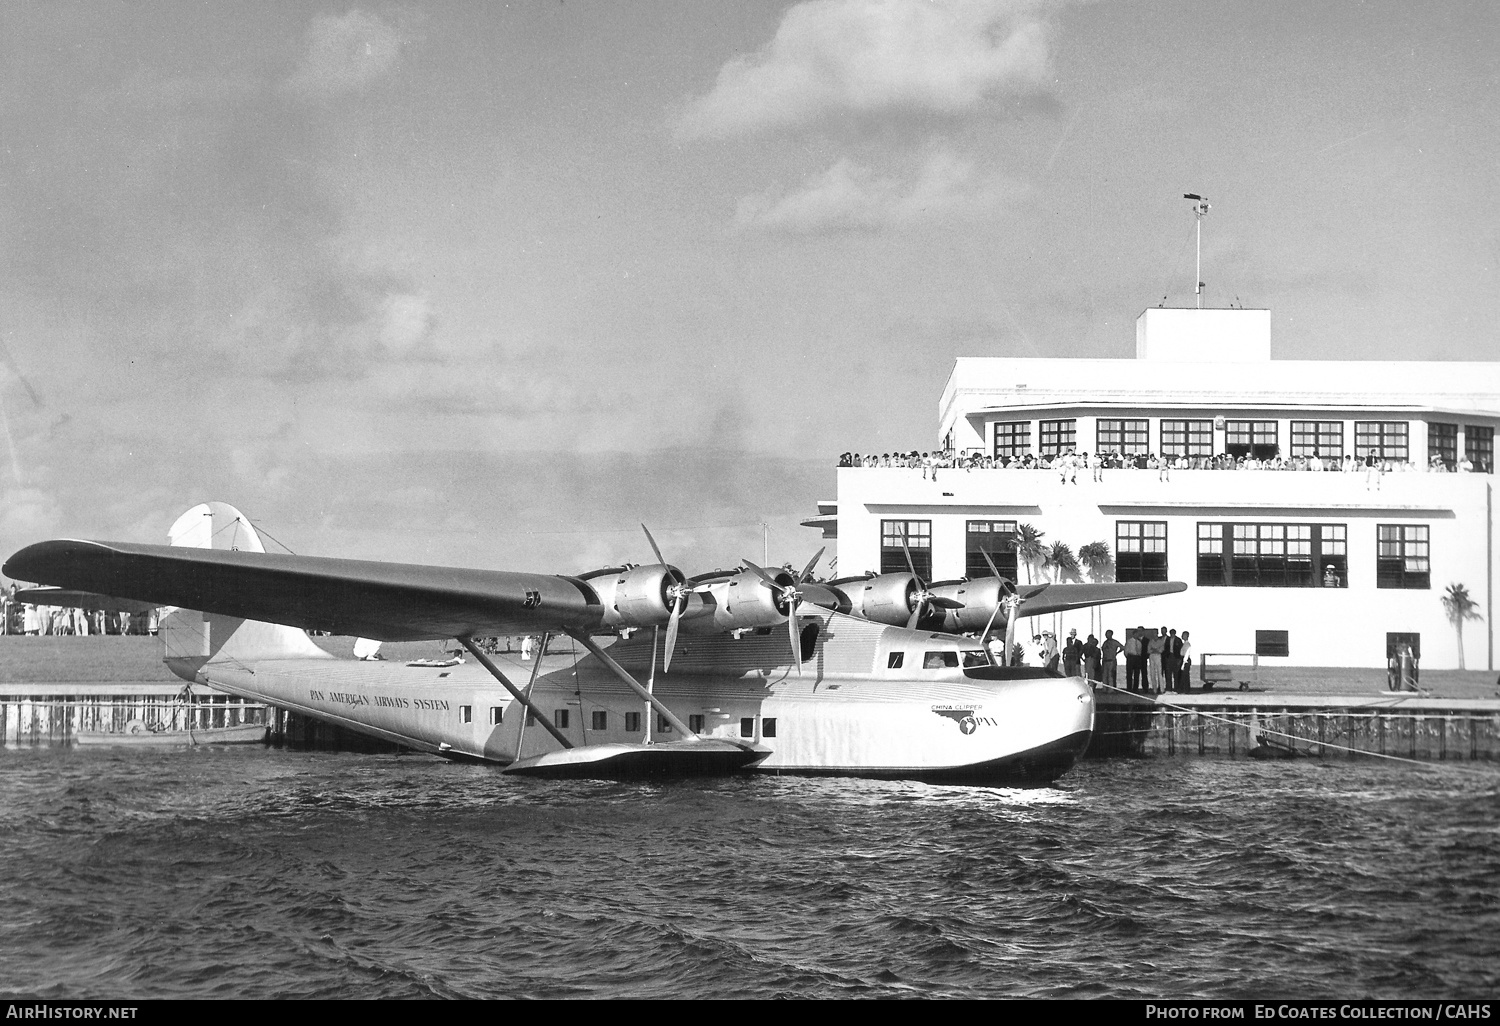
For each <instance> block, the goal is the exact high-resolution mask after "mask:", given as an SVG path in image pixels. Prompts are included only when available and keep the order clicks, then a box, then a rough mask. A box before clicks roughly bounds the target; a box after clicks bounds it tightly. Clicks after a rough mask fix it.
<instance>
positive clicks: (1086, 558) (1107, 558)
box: [1078, 541, 1115, 634]
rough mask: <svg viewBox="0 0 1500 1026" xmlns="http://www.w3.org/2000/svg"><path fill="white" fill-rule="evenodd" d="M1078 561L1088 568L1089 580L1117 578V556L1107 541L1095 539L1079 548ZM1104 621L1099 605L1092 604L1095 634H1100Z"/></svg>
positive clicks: (1103, 580)
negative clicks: (1111, 550)
mask: <svg viewBox="0 0 1500 1026" xmlns="http://www.w3.org/2000/svg"><path fill="white" fill-rule="evenodd" d="M1078 561H1079V562H1080V563H1082V564H1083V565H1084V566H1085V567H1086V568H1087V569H1088V572H1089V580H1090V581H1093V582H1094V583H1095V584H1104V583H1107V582H1109V581H1113V580H1114V579H1115V557H1114V554H1113V553H1111V552H1110V551H1109V544H1108V543H1107V542H1102V541H1093V542H1089V543H1088V544H1087V545H1084V546H1082V547H1081V548H1079V550H1078ZM1096 619H1097V621H1098V623H1097V625H1096V623H1095V621H1096ZM1103 623H1104V618H1103V615H1102V614H1101V613H1100V612H1099V607H1098V606H1090V607H1089V630H1090V631H1092V632H1093V633H1094V634H1099V633H1101V632H1100V627H1101V626H1102V625H1103Z"/></svg>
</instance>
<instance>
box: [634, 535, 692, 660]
mask: <svg viewBox="0 0 1500 1026" xmlns="http://www.w3.org/2000/svg"><path fill="white" fill-rule="evenodd" d="M641 530H642V531H645V532H646V540H647V541H648V542H650V543H651V551H652V552H654V553H655V554H656V561H657V562H658V563H660V564H661V565H662V566H664V567H666V568H667V576H668V577H670V578H671V580H672V583H671V584H669V585H667V590H666V594H665V597H666V599H667V600H668V601H669V602H671V603H672V615H671V616H669V617H668V618H667V650H666V652H664V653H663V654H662V660H661V672H662V673H666V672H667V671H669V670H671V669H672V653H673V651H675V650H676V648H677V626H678V624H680V623H681V622H682V611H683V610H684V609H686V608H687V602H688V596H689V595H691V594H692V593H693V585H692V582H690V581H689V580H688V579H687V578H685V577H683V576H682V572H681V571H680V570H678V569H677V568H676V567H674V566H672V565H670V564H669V563H668V562H667V561H666V560H665V559H663V558H662V555H661V548H660V546H658V545H657V544H656V539H655V538H653V537H651V530H650V528H648V527H647V526H646V525H645V524H642V525H641Z"/></svg>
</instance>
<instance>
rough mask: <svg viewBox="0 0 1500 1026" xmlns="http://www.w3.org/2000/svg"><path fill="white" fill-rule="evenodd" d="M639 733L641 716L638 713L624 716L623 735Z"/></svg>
mask: <svg viewBox="0 0 1500 1026" xmlns="http://www.w3.org/2000/svg"><path fill="white" fill-rule="evenodd" d="M640 732H641V714H640V713H638V712H633V713H626V714H625V733H627V734H639V733H640Z"/></svg>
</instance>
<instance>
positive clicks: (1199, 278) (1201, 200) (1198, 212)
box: [1182, 192, 1208, 310]
mask: <svg viewBox="0 0 1500 1026" xmlns="http://www.w3.org/2000/svg"><path fill="white" fill-rule="evenodd" d="M1182 198H1183V199H1186V200H1192V201H1193V214H1194V215H1195V216H1196V217H1197V219H1198V273H1197V274H1196V275H1195V276H1194V277H1193V281H1194V282H1196V283H1197V285H1196V287H1195V288H1194V289H1193V294H1194V295H1195V296H1197V297H1198V309H1199V310H1202V309H1203V215H1204V214H1206V213H1208V200H1207V199H1206V198H1205V197H1203V196H1199V195H1198V194H1197V193H1195V192H1185V193H1183V194H1182Z"/></svg>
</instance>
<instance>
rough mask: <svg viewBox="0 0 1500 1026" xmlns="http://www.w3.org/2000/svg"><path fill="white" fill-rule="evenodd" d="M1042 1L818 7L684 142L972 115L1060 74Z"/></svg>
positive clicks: (791, 15)
mask: <svg viewBox="0 0 1500 1026" xmlns="http://www.w3.org/2000/svg"><path fill="white" fill-rule="evenodd" d="M1041 6H1042V5H1040V4H1038V3H1036V2H1034V0H876V2H870V0H810V2H808V3H802V4H798V5H797V6H795V7H793V8H791V9H790V10H788V11H787V13H786V15H785V17H783V18H782V20H781V25H780V26H779V27H778V28H777V30H776V36H775V38H773V39H772V40H771V42H770V43H768V44H767V45H766V46H764V47H762V48H761V50H760V51H759V52H757V53H755V54H753V55H751V56H749V57H736V58H735V59H733V60H731V61H730V62H729V63H727V64H725V65H724V66H723V67H722V68H720V69H719V76H718V80H717V81H716V82H715V83H714V87H713V88H712V89H711V90H709V92H708V93H707V94H705V95H703V96H700V97H698V98H696V99H695V100H693V101H692V102H691V104H690V105H689V107H688V109H687V111H686V112H685V114H684V115H683V117H682V118H681V120H680V121H679V123H678V126H677V130H678V135H679V137H681V138H697V137H727V136H735V135H746V134H752V133H756V132H764V131H769V130H775V129H783V128H793V127H799V126H802V125H806V124H809V123H812V122H815V121H818V120H820V119H824V118H829V117H836V116H841V115H848V114H856V115H870V114H878V113H883V112H889V111H893V110H916V111H923V112H936V113H943V114H963V113H966V112H970V111H973V110H975V109H977V108H979V107H981V105H983V104H984V103H985V102H986V101H987V100H988V99H990V98H991V97H992V96H993V95H994V94H996V93H998V92H1002V91H1006V90H1010V91H1019V92H1029V91H1032V90H1035V89H1037V88H1038V87H1040V86H1041V84H1042V83H1043V82H1044V81H1045V79H1046V77H1047V75H1048V74H1049V70H1050V61H1049V57H1048V36H1049V32H1050V27H1049V24H1048V22H1047V21H1046V19H1045V17H1044V16H1043V15H1042V14H1041V13H1039V10H1040V9H1041Z"/></svg>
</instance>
